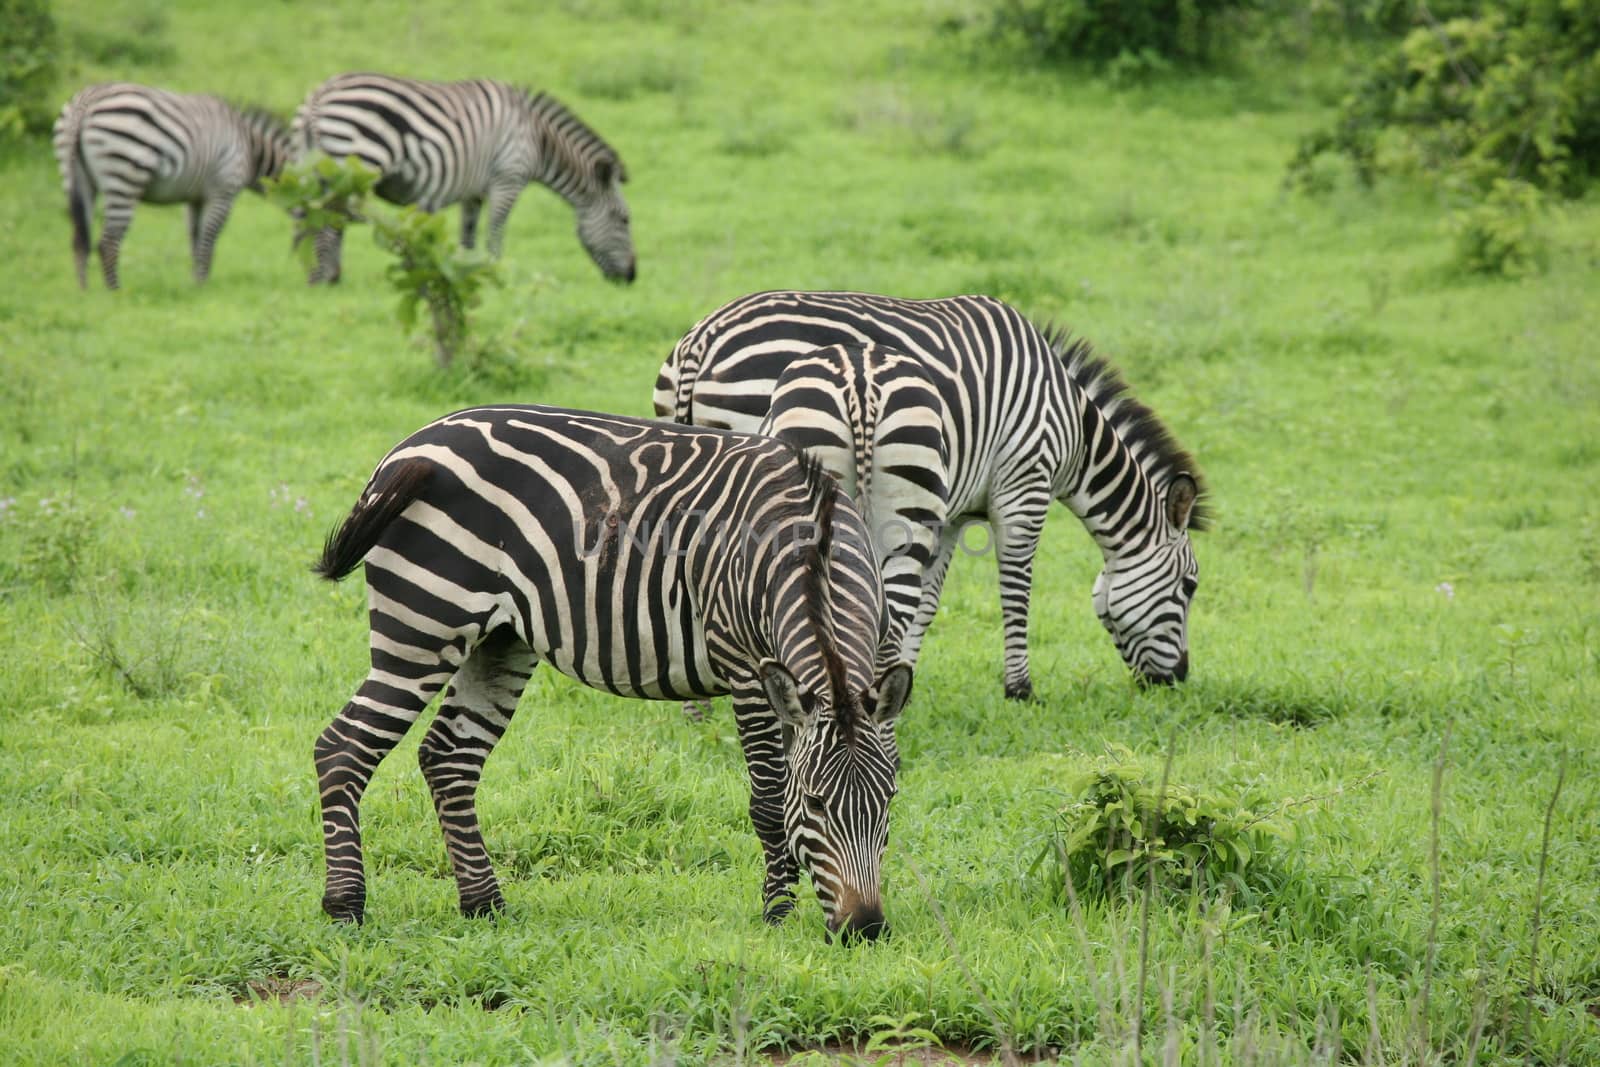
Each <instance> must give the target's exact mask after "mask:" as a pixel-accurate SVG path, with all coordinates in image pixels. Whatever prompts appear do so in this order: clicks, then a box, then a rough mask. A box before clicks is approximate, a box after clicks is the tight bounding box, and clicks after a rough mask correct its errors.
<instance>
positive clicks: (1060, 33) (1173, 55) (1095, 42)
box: [990, 0, 1252, 67]
mask: <svg viewBox="0 0 1600 1067" xmlns="http://www.w3.org/2000/svg"><path fill="white" fill-rule="evenodd" d="M1250 6H1252V3H1251V0H1121V2H1117V3H1111V2H1106V0H998V2H997V3H996V4H995V6H994V8H993V10H992V12H991V15H990V22H991V30H992V32H993V33H994V35H995V36H997V37H999V38H1002V39H1006V40H1010V41H1014V42H1016V43H1018V44H1020V45H1022V47H1023V48H1025V49H1026V50H1027V51H1029V52H1031V53H1033V54H1034V55H1035V56H1036V57H1038V58H1039V59H1040V60H1043V61H1045V62H1052V63H1058V62H1071V61H1074V60H1086V61H1089V62H1094V63H1101V64H1108V63H1109V64H1117V65H1119V66H1121V67H1127V66H1129V65H1141V66H1146V67H1156V66H1165V65H1169V64H1172V63H1191V64H1198V63H1204V62H1207V61H1209V60H1210V59H1212V58H1213V57H1214V55H1215V54H1216V52H1217V51H1218V47H1219V45H1220V44H1221V43H1222V41H1223V33H1222V31H1221V27H1222V23H1223V20H1224V17H1225V16H1227V15H1228V14H1230V13H1233V12H1240V11H1244V10H1245V9H1247V8H1249V7H1250Z"/></svg>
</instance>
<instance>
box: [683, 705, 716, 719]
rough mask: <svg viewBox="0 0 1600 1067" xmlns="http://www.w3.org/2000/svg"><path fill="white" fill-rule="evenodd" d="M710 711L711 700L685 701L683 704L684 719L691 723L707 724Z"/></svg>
mask: <svg viewBox="0 0 1600 1067" xmlns="http://www.w3.org/2000/svg"><path fill="white" fill-rule="evenodd" d="M710 711H711V701H710V700H685V701H684V702H683V717H684V718H685V719H688V720H689V721H690V722H705V721H706V715H707V714H708V713H709V712H710Z"/></svg>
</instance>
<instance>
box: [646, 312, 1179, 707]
mask: <svg viewBox="0 0 1600 1067" xmlns="http://www.w3.org/2000/svg"><path fill="white" fill-rule="evenodd" d="M864 342H876V343H878V344H883V345H889V346H892V347H893V348H895V349H896V350H898V351H900V352H903V353H905V354H907V355H908V356H911V357H912V358H915V359H917V360H919V361H920V362H921V363H922V364H923V365H924V366H925V367H926V368H927V369H928V371H929V373H930V374H931V375H932V377H933V379H934V381H935V382H936V383H937V385H938V388H939V391H940V393H941V394H942V396H943V398H944V403H945V420H946V421H945V435H946V440H947V441H948V442H949V449H950V452H949V500H948V506H947V512H948V516H949V519H950V521H949V522H948V523H947V524H946V525H945V526H944V527H943V528H942V530H941V533H940V544H939V551H938V554H937V555H936V557H935V559H934V562H933V565H932V566H931V567H930V568H929V569H928V572H927V580H926V582H925V584H924V588H923V595H922V600H921V604H920V605H919V608H918V611H917V617H916V619H915V620H914V621H913V623H912V625H911V627H910V629H909V631H908V633H907V637H906V643H905V654H906V662H908V663H911V664H915V663H916V660H917V655H918V652H919V650H920V648H921V643H922V639H923V636H924V635H925V634H926V632H927V628H928V625H929V623H931V622H932V620H933V616H934V612H935V611H936V610H937V608H938V604H939V592H940V589H941V588H942V586H943V583H944V577H945V573H946V571H947V569H948V568H949V565H950V559H951V557H952V555H953V554H954V552H955V549H956V546H957V544H958V543H960V544H962V545H963V546H964V550H966V551H968V552H970V553H972V554H977V553H978V552H979V551H980V550H981V548H982V547H991V546H992V549H993V551H994V553H995V556H996V560H997V562H998V564H999V569H1000V609H1001V617H1002V623H1003V628H1004V634H1005V671H1004V686H1005V695H1006V696H1007V697H1010V698H1013V699H1024V700H1025V699H1031V698H1032V696H1033V681H1032V677H1031V674H1030V672H1029V667H1028V608H1029V599H1030V595H1031V591H1032V585H1033V556H1034V552H1035V551H1036V549H1037V547H1038V544H1039V535H1040V533H1041V531H1042V529H1043V526H1044V520H1045V515H1046V513H1047V511H1048V509H1049V505H1050V501H1051V500H1052V499H1054V500H1059V501H1061V502H1062V503H1063V504H1065V505H1066V506H1067V507H1068V508H1070V509H1071V510H1072V511H1073V513H1074V514H1076V515H1077V516H1078V518H1079V519H1080V520H1081V521H1082V522H1083V524H1084V527H1085V528H1086V529H1087V530H1088V532H1089V534H1090V536H1092V537H1093V538H1094V540H1095V542H1096V543H1097V544H1098V545H1099V547H1100V551H1101V554H1102V556H1103V558H1104V567H1103V569H1102V570H1101V572H1100V574H1099V576H1098V577H1097V578H1096V579H1095V583H1094V592H1093V603H1094V609H1095V614H1096V615H1097V616H1098V618H1099V620H1100V623H1101V625H1102V626H1104V627H1105V629H1106V631H1107V632H1108V633H1109V634H1110V635H1111V639H1112V641H1113V643H1114V644H1115V645H1116V648H1117V651H1118V653H1120V654H1121V656H1122V659H1123V660H1124V662H1125V663H1127V664H1128V666H1129V667H1130V668H1132V670H1133V671H1134V673H1135V675H1136V676H1137V677H1138V678H1139V679H1140V680H1141V681H1144V682H1147V683H1157V684H1169V683H1172V682H1175V681H1182V680H1183V679H1184V678H1186V677H1187V676H1188V672H1189V640H1188V616H1189V607H1190V604H1191V602H1192V601H1193V599H1194V595H1195V591H1196V589H1197V587H1198V582H1199V571H1198V567H1197V564H1196V562H1195V556H1194V550H1193V547H1192V545H1191V543H1190V538H1189V533H1190V531H1192V530H1204V529H1206V528H1207V526H1208V524H1209V508H1208V500H1207V490H1206V487H1205V483H1204V481H1203V479H1202V477H1201V475H1200V473H1199V471H1198V470H1197V468H1196V466H1195V463H1194V460H1193V458H1192V457H1191V456H1190V455H1189V454H1188V453H1187V452H1185V451H1184V450H1183V449H1182V448H1180V447H1179V446H1178V444H1177V442H1176V441H1175V440H1174V439H1173V437H1172V435H1171V434H1170V433H1169V432H1168V431H1167V429H1166V427H1165V426H1164V425H1163V424H1162V423H1161V421H1160V420H1159V419H1158V418H1157V417H1156V415H1155V414H1154V413H1153V412H1152V411H1151V410H1150V409H1149V408H1147V407H1145V406H1144V405H1143V404H1141V403H1139V402H1138V401H1137V400H1135V399H1134V398H1133V397H1132V396H1131V395H1129V393H1128V390H1127V387H1126V385H1125V384H1124V382H1123V381H1122V379H1121V377H1120V375H1119V374H1118V373H1117V371H1116V370H1115V369H1114V368H1113V367H1112V366H1111V364H1110V363H1109V362H1108V361H1106V360H1105V359H1104V358H1103V357H1101V356H1098V355H1096V354H1095V352H1094V351H1093V349H1092V347H1091V346H1090V345H1089V344H1088V342H1087V341H1084V340H1082V339H1077V340H1072V339H1070V338H1069V337H1068V335H1067V334H1066V332H1065V331H1063V330H1059V329H1056V328H1053V327H1052V328H1049V329H1046V330H1041V329H1040V328H1038V327H1036V326H1035V325H1033V324H1032V323H1030V322H1029V321H1028V320H1027V319H1026V318H1024V317H1023V316H1022V315H1021V314H1020V313H1019V312H1018V311H1017V310H1016V309H1014V308H1012V307H1010V306H1009V305H1007V304H1006V303H1004V302H1002V301H1000V300H997V299H994V298H993V297H987V296H957V297H950V298H947V299H942V300H900V299H895V298H892V297H887V296H877V295H872V294H867V293H849V292H810V293H808V292H793V291H773V292H764V293H755V294H752V295H750V296H746V297H743V298H740V299H738V300H734V301H732V302H731V303H729V304H726V305H724V306H723V307H721V308H719V309H717V310H716V311H713V312H712V313H711V314H709V315H707V316H706V317H705V318H704V319H702V320H701V321H700V322H699V323H698V324H697V325H696V326H695V327H694V328H693V329H692V330H690V331H689V333H688V334H686V335H685V336H684V337H683V338H682V339H681V340H680V341H679V342H678V344H677V345H676V346H675V347H674V349H673V351H672V354H671V355H670V356H669V357H668V359H667V361H666V363H665V364H663V366H662V368H661V371H660V373H659V374H658V376H657V379H656V386H655V398H654V401H655V406H656V410H657V411H662V412H666V411H670V412H671V413H672V415H673V418H674V419H675V420H676V421H678V422H680V423H692V424H696V425H701V426H707V427H717V426H720V427H731V428H734V429H748V428H753V427H754V426H756V425H758V424H759V422H760V419H761V417H762V413H763V412H764V411H765V410H766V406H767V403H768V398H769V397H770V396H771V394H772V390H773V386H774V383H775V382H776V381H777V380H778V379H779V378H780V377H781V376H782V374H783V371H784V368H785V367H786V366H788V365H789V364H790V363H791V362H792V361H793V360H795V359H796V358H797V357H798V356H800V355H801V354H802V353H805V352H808V351H811V350H812V349H814V348H816V347H819V346H823V345H829V344H841V343H842V344H861V343H864ZM980 518H986V519H987V520H988V521H989V524H990V527H991V530H992V533H991V534H990V535H988V536H989V538H990V540H989V541H987V542H986V544H985V546H981V547H980V546H975V545H972V544H970V543H969V542H968V540H966V538H967V534H966V524H967V523H968V522H969V521H972V520H975V519H980Z"/></svg>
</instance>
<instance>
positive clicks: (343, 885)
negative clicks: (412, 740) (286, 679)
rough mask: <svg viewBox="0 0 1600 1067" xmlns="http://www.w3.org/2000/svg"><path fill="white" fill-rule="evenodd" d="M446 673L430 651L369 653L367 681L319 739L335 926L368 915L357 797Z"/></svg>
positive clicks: (329, 907)
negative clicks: (414, 655)
mask: <svg viewBox="0 0 1600 1067" xmlns="http://www.w3.org/2000/svg"><path fill="white" fill-rule="evenodd" d="M417 651H419V652H421V651H422V650H417ZM452 673H453V668H452V667H451V666H450V665H449V664H448V663H446V662H444V660H443V659H442V658H441V657H440V656H438V655H437V652H436V650H434V651H428V652H426V653H425V654H423V655H421V656H419V657H418V659H415V660H412V659H407V660H402V659H400V658H398V657H396V656H394V655H391V654H388V653H384V652H380V651H379V650H378V649H377V648H376V647H375V648H374V649H373V667H372V670H371V672H370V673H368V675H367V678H366V681H364V682H362V683H361V687H360V688H359V689H357V690H356V693H355V695H354V696H353V697H351V698H350V702H349V703H348V704H346V705H345V706H344V710H342V711H341V712H339V714H338V715H337V716H336V717H335V718H334V720H333V722H331V723H329V724H328V727H327V729H325V730H323V731H322V735H321V736H320V737H318V738H317V744H316V764H317V787H318V790H319V792H320V793H321V797H322V844H323V851H324V854H325V856H326V859H327V882H326V886H325V890H324V892H323V896H322V910H323V911H325V912H327V913H328V914H329V915H331V916H332V917H333V918H335V919H338V920H340V921H342V922H356V923H359V922H361V920H362V919H363V918H364V917H365V914H366V900H367V882H366V870H365V866H364V863H363V859H362V850H361V796H362V794H363V793H365V792H366V789H367V784H368V783H369V782H371V781H372V774H373V772H374V771H375V770H377V768H378V764H379V762H381V761H382V759H383V757H384V756H387V755H388V754H389V752H390V750H391V749H393V748H394V746H395V745H396V744H397V743H398V742H399V741H400V738H402V737H404V736H405V732H406V730H407V729H409V728H410V726H411V724H412V723H414V722H416V720H417V716H418V715H420V714H422V709H423V708H425V707H427V706H428V702H429V701H430V700H431V699H432V698H433V696H434V694H436V693H437V692H438V691H439V690H440V689H441V688H442V687H443V686H444V683H445V682H446V681H448V680H449V678H450V675H451V674H452Z"/></svg>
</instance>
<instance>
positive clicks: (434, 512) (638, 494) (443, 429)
mask: <svg viewBox="0 0 1600 1067" xmlns="http://www.w3.org/2000/svg"><path fill="white" fill-rule="evenodd" d="M363 558H365V560H366V575H367V587H368V600H369V605H370V618H371V627H372V630H371V653H372V669H371V672H370V673H369V674H368V675H367V678H366V681H364V682H363V683H362V684H361V687H360V688H359V689H357V691H356V693H355V696H353V697H352V698H351V700H350V702H349V703H348V704H346V705H345V707H344V710H343V711H341V712H340V713H339V715H338V717H337V718H335V719H334V721H333V722H332V724H331V725H329V726H328V728H327V729H326V730H324V731H323V733H322V736H321V737H320V738H318V740H317V745H316V763H317V777H318V781H319V784H320V788H321V794H322V812H323V835H324V844H325V848H326V854H327V891H326V894H325V896H324V897H323V908H324V909H325V910H326V911H327V912H328V913H329V914H330V915H332V916H334V917H335V918H339V919H353V920H356V921H360V919H361V918H362V915H363V912H364V909H365V901H366V882H365V874H364V869H363V864H362V854H361V832H360V822H359V812H358V808H359V804H360V799H361V795H362V792H363V791H364V790H365V789H366V786H367V783H368V782H369V781H370V780H371V777H372V772H373V770H374V769H375V768H376V766H377V764H378V762H379V761H380V760H381V759H382V758H383V757H384V755H385V754H386V753H387V752H388V751H389V750H390V749H391V748H393V747H394V745H395V744H396V743H397V742H398V741H399V740H400V738H401V737H402V736H403V735H404V734H405V732H406V730H407V728H408V727H409V726H410V725H411V723H412V722H413V721H415V720H416V718H417V716H418V715H419V714H420V713H421V711H422V709H423V708H424V707H426V706H427V704H428V703H429V701H430V700H432V698H433V697H434V695H435V694H436V693H438V691H439V690H440V689H441V688H443V687H444V686H445V684H446V683H447V682H448V683H449V684H450V688H449V691H448V692H447V693H446V694H445V697H444V700H443V702H442V705H441V707H440V710H439V713H438V716H437V718H435V720H434V722H433V725H432V726H431V727H430V728H429V730H428V733H427V736H426V737H425V738H424V739H423V741H422V746H421V750H420V752H419V760H420V762H421V764H422V772H423V774H424V776H425V777H426V778H427V780H428V786H429V788H430V790H431V791H432V793H433V798H434V803H435V806H436V808H437V810H438V814H439V820H440V824H441V826H442V827H443V830H444V835H445V843H446V847H447V849H448V851H449V853H450V860H451V864H452V866H453V867H454V870H455V875H456V882H457V886H458V888H459V890H460V895H461V909H462V911H463V912H464V913H466V914H468V915H475V914H480V913H483V912H486V911H493V910H497V909H499V908H501V907H503V904H504V902H503V899H502V897H501V894H500V889H499V885H498V883H497V882H496V880H495V875H494V869H493V867H492V865H491V864H490V862H489V857H488V854H487V852H486V851H485V849H484V845H483V838H482V835H481V833H480V831H479V828H478V817H477V809H476V805H475V801H474V797H475V794H476V791H477V786H478V780H479V777H480V775H481V772H482V769H483V763H484V760H485V759H486V758H487V756H488V755H489V752H490V751H491V750H492V749H493V748H494V746H495V744H496V742H498V741H499V739H500V737H501V735H502V734H503V733H504V731H505V729H506V726H507V724H508V723H509V722H510V719H511V715H512V713H513V712H514V711H515V710H516V706H517V700H518V698H519V697H520V696H521V694H522V691H523V688H524V686H525V685H526V683H527V681H528V677H529V675H530V674H531V673H532V671H533V669H534V666H535V665H536V664H538V663H539V662H541V661H542V662H546V663H549V664H550V665H551V666H553V667H554V668H555V669H557V670H559V671H561V672H562V673H563V674H566V675H568V676H570V677H573V678H576V679H578V680H579V681H582V682H584V683H586V684H588V685H590V686H593V687H595V688H597V689H603V690H605V691H607V692H611V693H617V694H619V695H622V696H633V697H646V698H652V699H663V698H665V699H683V698H688V697H703V696H712V695H717V694H721V693H729V692H731V693H732V694H733V706H734V715H735V718H736V721H737V724H738V731H739V739H740V743H741V745H742V746H743V749H744V753H745V758H746V762H747V765H748V768H749V772H750V791H751V796H750V816H751V819H752V820H753V821H754V823H755V828H756V833H757V835H758V836H759V837H760V839H761V844H762V847H763V849H764V851H765V853H766V867H767V874H766V882H765V888H764V894H763V900H764V913H765V915H766V917H767V919H768V920H769V921H777V920H778V919H780V918H782V917H783V916H784V915H785V914H787V913H788V911H789V910H790V909H791V908H792V907H793V902H794V897H793V887H794V884H795V882H796V879H797V877H798V867H797V863H798V865H799V866H803V867H805V868H806V869H807V870H809V871H810V872H811V876H812V881H813V882H814V884H815V886H816V890H817V897H818V899H819V900H820V901H821V903H822V906H823V909H824V911H825V912H826V913H827V916H828V927H829V929H830V930H831V931H834V932H840V933H843V934H845V935H857V934H859V935H861V936H864V937H868V938H872V937H876V936H878V935H879V934H880V933H881V932H882V931H883V930H884V928H885V927H884V922H883V912H882V907H881V904H880V901H879V872H880V865H881V862H882V857H883V851H884V847H885V845H886V843H887V837H888V814H889V800H890V797H892V796H893V794H894V791H895V774H896V771H897V765H898V757H897V755H896V752H895V749H894V747H893V733H894V720H895V717H896V716H897V715H898V714H899V712H900V709H901V708H902V707H903V706H904V703H905V700H906V697H907V696H908V695H909V693H910V687H911V671H910V668H909V667H906V666H904V665H901V666H898V667H895V668H893V669H891V670H889V671H886V672H884V673H882V674H875V673H874V670H873V656H874V653H875V651H876V649H877V646H878V643H879V641H880V639H881V637H882V633H883V619H882V587H881V584H880V581H879V578H878V568H877V564H876V562H875V561H874V560H873V559H872V555H871V547H870V542H869V540H868V537H867V532H866V528H865V527H864V525H863V524H862V521H861V517H860V516H859V515H858V514H857V512H856V510H855V508H854V506H853V505H852V504H851V503H850V500H849V498H848V497H846V496H844V495H843V494H842V493H840V492H839V490H838V487H837V486H836V485H835V484H834V482H833V481H832V479H830V478H828V477H827V476H826V475H825V474H824V473H823V472H822V471H821V469H820V468H819V467H818V466H817V465H816V463H815V461H814V460H810V459H807V458H803V457H801V456H800V455H799V454H798V453H796V452H795V451H794V450H793V449H792V448H791V447H790V446H788V445H786V444H784V443H782V442H778V441H773V440H770V439H768V438H764V437H756V436H750V435H745V434H732V433H719V432H715V431H706V430H685V429H682V428H679V427H674V426H667V425H663V424H661V423H658V422H651V421H647V420H643V419H627V418H621V417H616V416H609V415H596V414H590V413H586V412H571V411H562V410H559V409H554V408H540V407H509V406H508V407H496V408H475V409H471V410H467V411H461V412H457V413H456V414H454V415H449V416H446V417H445V418H442V419H440V420H438V421H437V422H434V423H432V424H430V425H428V426H425V427H423V428H422V429H421V430H419V431H417V432H416V433H414V434H412V435H411V436H410V437H408V438H407V439H406V440H405V441H403V442H401V443H400V444H399V445H397V446H396V447H395V448H394V450H393V451H391V452H390V453H389V455H388V456H386V457H385V458H384V460H383V461H382V463H380V464H379V465H378V468H377V470H376V471H375V472H374V474H373V476H372V478H371V480H370V481H369V482H368V483H367V487H366V489H365V490H364V491H363V492H362V494H361V497H360V499H359V500H358V502H357V503H356V506H355V509H354V510H353V511H352V512H351V513H350V515H349V517H347V518H346V519H345V521H344V523H343V524H342V525H341V526H340V527H339V528H338V530H337V531H335V532H334V533H333V534H332V535H331V536H330V537H329V539H328V543H327V546H326V548H325V550H324V552H323V555H322V559H321V561H320V562H319V563H318V565H317V570H318V572H319V573H321V574H323V575H324V576H326V577H328V578H333V579H338V578H340V577H343V576H344V575H345V574H347V573H349V572H350V571H351V570H353V569H354V568H355V567H356V566H357V564H358V563H360V562H361V560H362V559H363Z"/></svg>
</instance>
